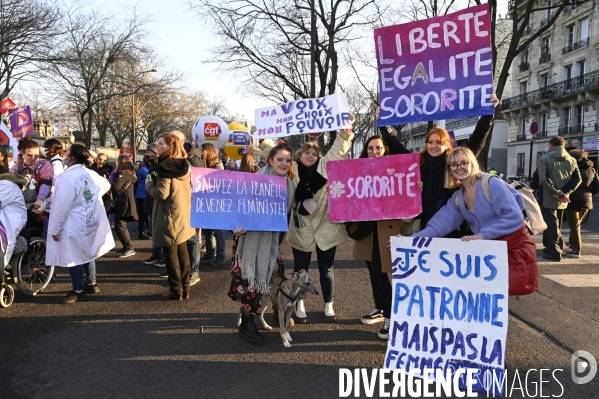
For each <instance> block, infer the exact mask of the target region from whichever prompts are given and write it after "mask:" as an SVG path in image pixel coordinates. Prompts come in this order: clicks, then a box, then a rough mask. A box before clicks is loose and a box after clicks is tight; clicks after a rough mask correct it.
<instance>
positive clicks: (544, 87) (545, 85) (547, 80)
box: [541, 74, 549, 89]
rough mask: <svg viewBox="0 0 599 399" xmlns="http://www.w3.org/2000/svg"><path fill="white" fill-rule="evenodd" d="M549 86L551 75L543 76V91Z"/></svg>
mask: <svg viewBox="0 0 599 399" xmlns="http://www.w3.org/2000/svg"><path fill="white" fill-rule="evenodd" d="M547 86H549V75H548V74H544V75H541V89H546V88H547Z"/></svg>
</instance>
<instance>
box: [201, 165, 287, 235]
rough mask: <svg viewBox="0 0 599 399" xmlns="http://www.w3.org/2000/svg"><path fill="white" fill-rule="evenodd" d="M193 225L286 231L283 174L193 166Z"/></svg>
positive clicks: (285, 187) (223, 228)
mask: <svg viewBox="0 0 599 399" xmlns="http://www.w3.org/2000/svg"><path fill="white" fill-rule="evenodd" d="M191 179H192V187H193V194H192V207H191V226H192V227H195V228H209V229H218V230H234V229H236V228H237V227H242V228H243V230H247V231H287V228H288V224H287V185H286V183H285V178H284V177H279V176H268V175H258V174H255V173H244V172H232V171H227V170H219V169H207V168H192V172H191Z"/></svg>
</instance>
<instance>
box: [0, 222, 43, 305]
mask: <svg viewBox="0 0 599 399" xmlns="http://www.w3.org/2000/svg"><path fill="white" fill-rule="evenodd" d="M29 225H30V224H29V223H28V225H26V226H25V228H24V229H23V230H22V231H21V233H20V235H19V236H18V238H17V243H16V245H15V249H14V251H13V255H12V257H11V259H10V262H9V263H8V265H7V267H6V268H4V270H1V273H0V275H1V281H0V307H3V308H7V307H9V306H10V305H12V303H13V301H14V296H15V292H14V289H13V288H12V286H11V285H10V284H8V281H7V280H9V279H10V280H12V282H13V283H14V284H15V285H16V287H17V289H18V290H19V292H21V293H23V294H24V295H27V296H35V295H37V294H39V293H40V292H42V291H43V290H44V289H45V288H46V287H47V286H48V284H50V281H51V280H52V276H53V274H54V266H48V265H46V241H45V240H44V239H43V238H41V236H42V230H41V229H40V228H39V227H29ZM0 252H1V255H0V256H1V258H2V262H1V263H0V265H4V261H3V260H4V251H1V250H0Z"/></svg>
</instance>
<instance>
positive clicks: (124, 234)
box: [114, 219, 133, 251]
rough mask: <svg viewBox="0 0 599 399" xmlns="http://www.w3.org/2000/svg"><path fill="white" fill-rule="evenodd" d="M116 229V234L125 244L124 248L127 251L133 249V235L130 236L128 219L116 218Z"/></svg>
mask: <svg viewBox="0 0 599 399" xmlns="http://www.w3.org/2000/svg"><path fill="white" fill-rule="evenodd" d="M114 231H115V232H116V236H117V237H118V238H119V241H120V242H121V244H123V249H124V250H125V251H128V250H130V249H133V244H131V237H130V236H129V229H128V228H127V221H126V220H125V219H115V221H114Z"/></svg>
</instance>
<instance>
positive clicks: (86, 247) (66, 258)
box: [46, 144, 114, 303]
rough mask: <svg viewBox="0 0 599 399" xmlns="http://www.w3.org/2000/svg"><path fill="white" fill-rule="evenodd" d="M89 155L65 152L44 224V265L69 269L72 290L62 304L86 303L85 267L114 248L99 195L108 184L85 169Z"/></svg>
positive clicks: (78, 148) (75, 147)
mask: <svg viewBox="0 0 599 399" xmlns="http://www.w3.org/2000/svg"><path fill="white" fill-rule="evenodd" d="M89 158H90V154H89V152H88V151H87V149H86V148H85V147H84V146H82V145H80V144H73V145H72V146H71V147H70V148H69V149H68V150H67V152H66V159H67V161H68V168H67V169H66V170H65V171H64V172H63V173H62V174H61V175H60V176H59V177H58V178H57V179H56V187H55V192H54V201H53V202H52V212H51V213H50V221H49V224H48V242H47V243H46V263H47V264H49V265H54V266H64V267H68V268H69V273H70V274H71V280H72V281H73V290H72V291H70V292H69V293H68V294H67V295H66V296H65V297H64V298H63V299H62V303H72V302H77V301H84V300H86V299H87V298H86V296H85V292H84V291H83V288H84V287H83V274H84V271H85V266H86V265H87V264H88V263H89V262H90V261H92V260H94V259H96V258H99V257H100V256H102V255H104V254H105V253H107V252H108V251H110V249H112V248H114V240H113V238H112V233H111V231H110V224H109V222H108V218H107V217H106V210H105V209H104V205H103V203H102V195H104V194H105V193H106V192H107V191H108V190H109V189H110V183H108V181H106V179H103V178H101V177H100V176H99V175H98V174H97V173H95V172H93V171H91V170H89V169H86V168H85V167H84V166H89V161H88V159H89Z"/></svg>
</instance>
